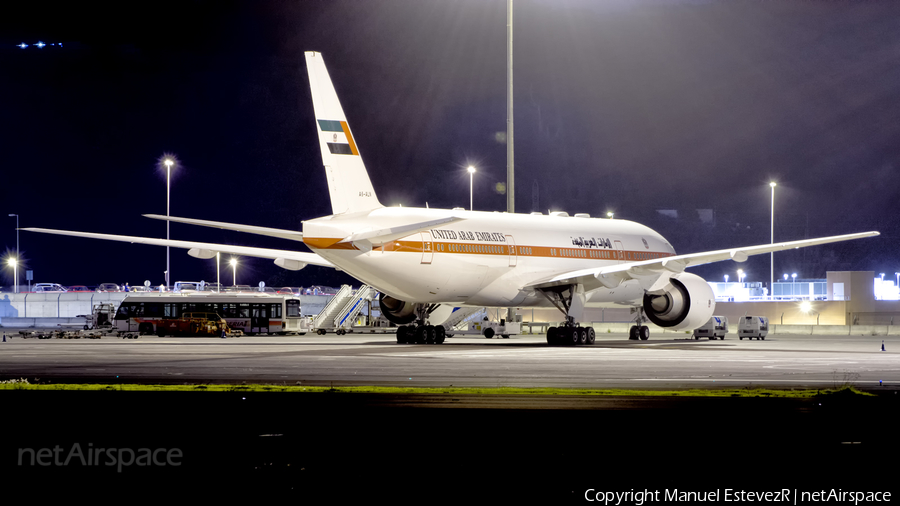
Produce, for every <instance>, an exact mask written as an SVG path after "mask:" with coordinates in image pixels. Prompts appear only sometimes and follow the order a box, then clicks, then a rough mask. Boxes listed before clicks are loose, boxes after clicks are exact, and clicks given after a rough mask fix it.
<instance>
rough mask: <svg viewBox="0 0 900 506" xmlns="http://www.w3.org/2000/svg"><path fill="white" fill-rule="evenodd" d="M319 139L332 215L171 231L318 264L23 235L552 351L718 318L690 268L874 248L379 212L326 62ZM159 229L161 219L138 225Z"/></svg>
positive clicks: (417, 332)
mask: <svg viewBox="0 0 900 506" xmlns="http://www.w3.org/2000/svg"><path fill="white" fill-rule="evenodd" d="M306 64H307V69H308V71H309V82H310V87H311V88H312V98H313V105H314V108H315V115H316V128H317V131H318V134H319V145H320V148H321V151H322V161H323V163H324V166H325V174H326V177H327V178H328V190H329V192H330V195H331V207H332V214H331V215H330V216H325V217H322V218H316V219H313V220H309V221H305V222H303V232H302V233H301V232H298V231H293V230H280V229H273V228H265V227H255V226H248V225H237V224H232V223H222V222H215V221H207V220H196V219H189V218H176V217H170V218H168V219H169V220H171V221H175V222H180V223H188V224H194V225H200V226H207V227H216V228H222V229H227V230H236V231H241V232H248V233H252V234H260V235H267V236H274V237H280V238H283V239H288V240H293V241H302V242H303V243H304V244H306V245H307V246H308V247H309V248H310V249H312V251H313V253H306V252H297V251H290V250H275V249H262V248H250V247H241V246H229V245H222V244H209V243H199V242H192V241H178V240H166V239H150V238H142V237H130V236H119V235H108V234H94V233H86V232H70V231H62V230H49V229H41V228H26V229H23V230H30V231H34V232H45V233H51V234H62V235H71V236H77V237H91V238H97V239H108V240H115V241H126V242H133V243H139V244H155V245H161V246H171V247H176V248H186V249H188V250H189V251H188V254H189V255H191V256H194V257H197V258H212V257H214V256H215V254H216V252H223V253H234V254H237V255H246V256H254V257H262V258H270V259H273V260H274V261H275V264H277V265H278V266H280V267H283V268H285V269H289V270H298V269H302V268H303V267H305V266H306V265H307V264H312V265H320V266H327V267H334V268H338V269H341V270H343V271H346V272H347V273H349V274H350V275H352V276H353V277H355V278H357V279H359V280H361V281H363V282H365V283H367V284H369V285H371V286H373V287H375V288H377V289H378V290H379V291H380V292H381V293H382V295H381V310H382V313H383V314H384V315H385V316H386V317H387V318H388V319H389V320H391V321H393V322H395V323H397V324H398V325H401V327H399V329H398V332H397V341H398V342H400V343H407V342H409V343H413V342H416V343H442V342H443V341H444V338H445V334H444V328H443V327H442V326H440V325H439V323H441V322H442V321H444V320H445V319H446V318H447V317H448V316H449V314H450V312H452V310H453V308H454V307H458V306H494V307H553V306H555V307H557V308H558V309H559V310H560V311H561V312H562V314H563V316H564V320H565V324H564V325H562V326H560V327H554V328H550V329H549V330H548V332H547V341H548V342H549V343H551V344H592V343H593V342H594V332H593V329H592V328H590V327H580V326H579V325H578V321H579V320H580V319H581V318H582V315H583V312H584V308H585V307H600V306H616V305H617V306H620V307H621V306H623V305H624V306H631V307H634V308H637V309H638V311H637V312H636V318H635V323H636V324H635V325H634V326H632V327H631V334H630V338H631V339H647V338H648V337H649V333H650V332H649V328H648V327H647V326H646V325H643V323H645V320H649V321H651V322H653V323H654V324H656V325H658V326H660V327H668V328H672V329H676V330H679V329H694V328H696V327H699V326H700V325H702V324H703V323H705V322H706V321H707V320H708V319H709V318H710V317H711V316H712V314H713V313H714V311H715V297H714V295H713V291H712V289H711V288H710V286H709V284H707V283H706V281H704V280H703V279H702V278H700V277H699V276H697V275H694V274H690V273H687V272H684V270H685V268H686V267H690V266H695V265H701V264H706V263H710V262H718V261H722V260H733V261H736V262H743V261H745V260H747V258H748V257H749V256H751V255H759V254H763V253H769V252H772V251H782V250H787V249H794V248H801V247H805V246H814V245H817V244H826V243H831V242H838V241H846V240H850V239H858V238H862V237H871V236H876V235H878V232H864V233H858V234H848V235H840V236H833V237H823V238H819V239H808V240H802V241H793V242H786V243H777V244H764V245H759V246H749V247H742V248H729V249H723V250H718V251H709V252H703V253H692V254H688V255H677V254H676V253H675V250H674V249H673V248H672V245H671V244H669V242H668V241H666V239H665V238H663V236H661V235H660V234H658V233H657V232H655V231H653V230H651V229H649V228H647V227H645V226H643V225H640V224H638V223H634V222H630V221H627V220H611V219H596V218H590V217H588V216H587V215H581V214H576V215H575V216H568V215H567V214H565V213H550V215H540V214H539V213H532V214H507V213H497V212H480V211H465V210H462V209H452V210H447V209H427V208H426V209H421V208H409V207H385V206H383V205H382V204H381V203H380V202H379V201H378V197H377V196H376V194H375V189H374V188H373V187H372V182H371V181H370V180H369V175H368V173H367V172H366V168H365V166H364V165H363V161H362V158H361V156H360V153H359V148H358V147H357V145H356V143H355V141H354V136H353V134H352V133H351V129H350V126H349V124H348V123H347V119H346V117H345V116H344V111H343V109H342V108H341V104H340V102H339V101H338V98H337V94H336V93H335V91H334V86H333V85H332V83H331V79H330V78H329V76H328V71H327V70H326V69H325V62H324V61H323V59H322V55H321V54H320V53H316V52H307V53H306ZM145 216H148V217H150V218H155V219H161V220H165V219H167V218H166V217H165V216H159V215H145Z"/></svg>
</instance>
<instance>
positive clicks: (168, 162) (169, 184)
mask: <svg viewBox="0 0 900 506" xmlns="http://www.w3.org/2000/svg"><path fill="white" fill-rule="evenodd" d="M163 163H164V164H165V165H166V240H167V241H168V240H169V200H170V199H169V194H170V190H171V188H172V182H171V181H172V164H174V163H175V162H174V161H172V159H171V158H166V159H165V160H164V161H163ZM169 271H170V269H169V247H168V246H166V290H168V289H169V286H170V285H169V278H170V277H171V274H169Z"/></svg>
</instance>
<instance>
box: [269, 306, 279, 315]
mask: <svg viewBox="0 0 900 506" xmlns="http://www.w3.org/2000/svg"><path fill="white" fill-rule="evenodd" d="M269 316H270V317H272V318H281V304H269Z"/></svg>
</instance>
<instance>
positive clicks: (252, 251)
mask: <svg viewBox="0 0 900 506" xmlns="http://www.w3.org/2000/svg"><path fill="white" fill-rule="evenodd" d="M21 230H26V231H28V232H40V233H42V234H56V235H68V236H72V237H86V238H89V239H104V240H107V241H119V242H130V243H134V244H151V245H154V246H170V247H172V248H183V249H186V250H196V251H195V252H194V253H195V254H197V255H200V258H202V257H204V256H207V255H209V253H210V252H220V253H231V254H234V255H242V256H248V257H257V258H268V259H271V260H277V259H284V260H292V261H295V262H296V263H290V262H288V263H286V264H287V265H289V266H290V267H286V268H291V267H299V265H300V264H310V265H318V266H321V267H332V268H333V267H334V265H333V264H332V263H331V262H329V261H328V260H325V259H324V258H322V257H320V256H319V255H317V254H315V253H305V252H300V251H287V250H279V249H268V248H252V247H249V246H233V245H230V244H212V243H208V242H194V241H178V240H175V239H155V238H151V237H134V236H130V235H112V234H95V233H92V232H72V231H68V230H53V229H49V228H23V229H21ZM282 263H285V262H282ZM291 270H294V269H291Z"/></svg>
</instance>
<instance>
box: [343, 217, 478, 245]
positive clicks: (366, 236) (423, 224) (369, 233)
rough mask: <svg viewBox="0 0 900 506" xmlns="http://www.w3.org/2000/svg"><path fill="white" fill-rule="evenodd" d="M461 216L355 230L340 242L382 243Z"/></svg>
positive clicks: (456, 219) (453, 220) (450, 221)
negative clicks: (355, 231) (375, 228)
mask: <svg viewBox="0 0 900 506" xmlns="http://www.w3.org/2000/svg"><path fill="white" fill-rule="evenodd" d="M462 219H463V218H459V217H456V216H448V217H446V218H439V219H436V220H429V221H420V222H417V223H410V224H408V225H400V226H396V227H390V228H380V229H377V230H364V231H362V232H357V233H354V234H351V235H349V236H347V237H345V238H344V239H342V240H341V241H340V242H343V243H347V242H349V243H353V242H357V241H369V242H370V243H372V244H383V243H386V242H390V241H393V240H396V239H400V238H401V237H406V236H408V235H410V234H413V233H415V232H419V231H421V230H427V229H429V228H433V227H436V226H438V225H446V224H447V223H453V222H455V221H460V220H462Z"/></svg>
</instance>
